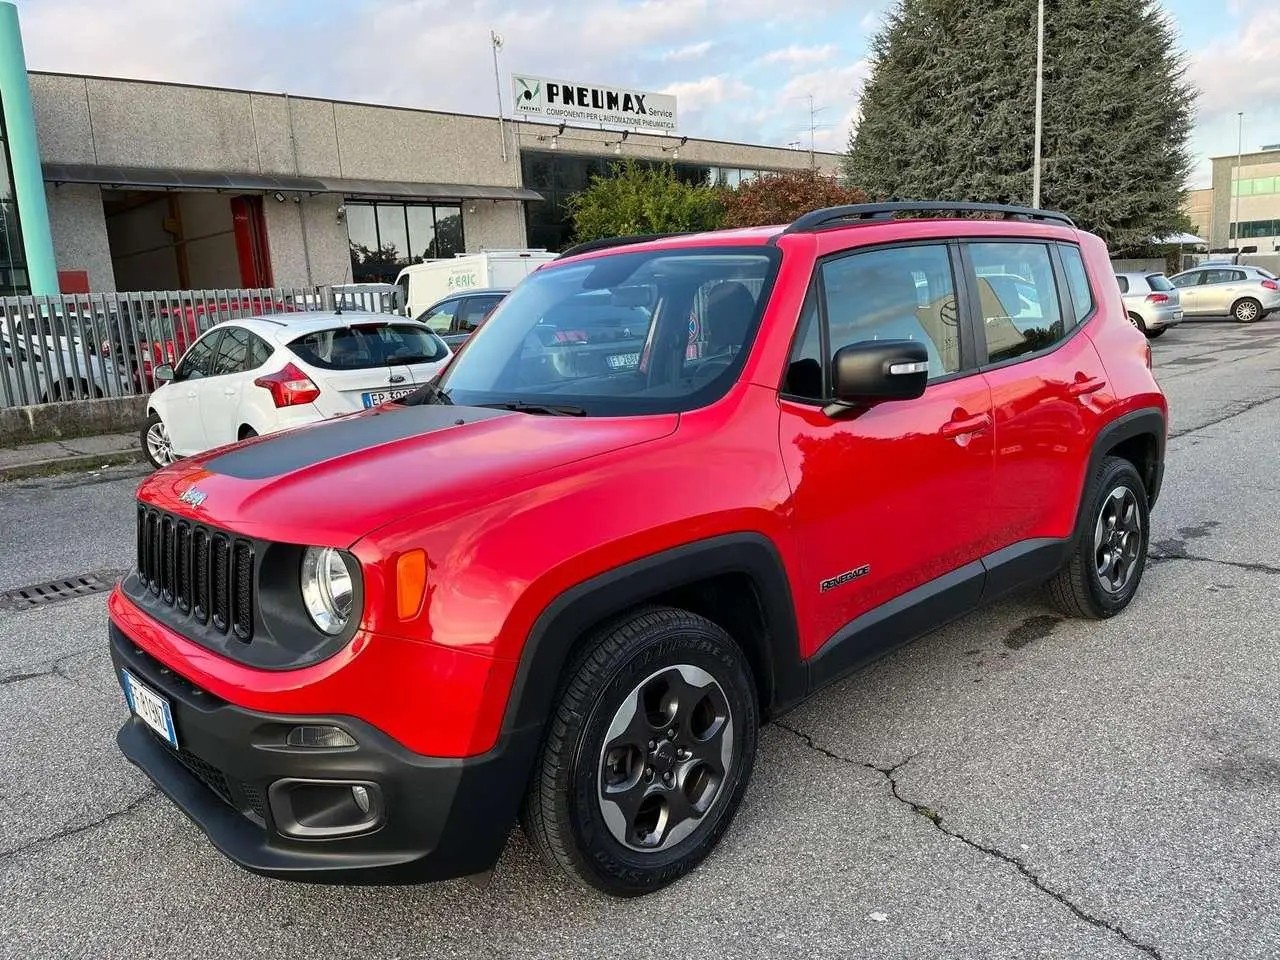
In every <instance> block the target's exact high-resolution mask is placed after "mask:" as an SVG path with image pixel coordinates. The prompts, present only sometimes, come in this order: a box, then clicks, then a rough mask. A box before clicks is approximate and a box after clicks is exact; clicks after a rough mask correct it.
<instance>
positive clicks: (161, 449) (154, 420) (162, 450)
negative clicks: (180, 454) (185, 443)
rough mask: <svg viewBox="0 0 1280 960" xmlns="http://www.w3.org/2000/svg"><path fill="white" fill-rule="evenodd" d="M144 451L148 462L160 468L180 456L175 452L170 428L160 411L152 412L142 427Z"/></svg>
mask: <svg viewBox="0 0 1280 960" xmlns="http://www.w3.org/2000/svg"><path fill="white" fill-rule="evenodd" d="M141 440H142V453H143V455H144V456H146V458H147V462H148V463H150V464H151V465H152V466H153V467H155V468H156V469H157V470H159V469H160V468H161V467H167V466H168V465H169V464H171V463H173V462H174V461H175V460H177V459H178V458H177V457H176V456H174V454H173V444H172V442H171V441H170V440H169V428H168V427H166V426H165V425H164V421H163V420H161V419H160V415H159V414H158V413H155V412H152V413H151V414H150V415H149V416H148V417H147V423H146V425H145V426H144V427H143V428H142V436H141Z"/></svg>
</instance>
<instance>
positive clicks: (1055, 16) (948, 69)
mask: <svg viewBox="0 0 1280 960" xmlns="http://www.w3.org/2000/svg"><path fill="white" fill-rule="evenodd" d="M1044 49H1045V55H1044V121H1043V143H1042V147H1041V204H1040V205H1041V206H1042V207H1046V208H1049V209H1054V210H1061V211H1063V212H1064V213H1067V214H1069V215H1070V216H1071V217H1072V218H1073V219H1075V220H1076V222H1077V223H1078V224H1080V225H1081V226H1082V227H1083V228H1085V229H1087V230H1091V231H1094V232H1096V233H1098V234H1099V235H1101V236H1102V237H1103V238H1104V239H1105V240H1106V241H1107V242H1108V243H1109V244H1110V246H1111V248H1112V251H1113V252H1116V253H1126V252H1136V251H1139V250H1141V249H1142V248H1144V247H1146V246H1148V245H1149V243H1150V240H1151V238H1152V237H1154V236H1158V235H1161V234H1165V233H1169V232H1171V231H1172V230H1173V229H1175V228H1176V226H1177V224H1178V223H1179V222H1180V220H1179V217H1180V215H1181V212H1182V191H1183V189H1184V187H1185V185H1186V180H1187V177H1188V175H1189V174H1190V171H1191V159H1190V154H1189V152H1188V149H1187V140H1188V137H1189V135H1190V132H1191V124H1192V116H1193V111H1194V106H1195V96H1196V94H1195V91H1194V88H1192V87H1191V86H1190V84H1188V83H1187V81H1186V79H1185V70H1186V65H1185V58H1184V56H1183V54H1182V53H1181V52H1180V50H1179V49H1178V46H1177V31H1176V29H1175V27H1174V25H1173V23H1172V22H1171V21H1170V19H1169V17H1168V15H1167V14H1166V13H1165V12H1164V11H1163V10H1162V9H1161V7H1160V4H1159V3H1158V2H1157V0H1046V2H1045V48H1044ZM871 60H872V67H873V69H872V75H871V78H870V80H869V82H868V83H867V86H866V89H865V90H864V92H863V97H862V107H861V113H862V116H861V120H860V122H859V125H858V127H857V129H856V130H855V132H854V133H853V134H852V136H851V137H850V143H849V148H850V149H849V154H848V156H847V157H846V159H845V174H846V176H847V177H848V179H849V180H850V182H852V183H854V184H857V185H858V186H860V187H862V188H863V189H864V190H866V192H867V193H868V195H869V196H871V197H872V198H875V199H882V200H883V199H889V198H895V199H903V200H908V199H909V200H965V201H977V202H984V201H985V202H993V203H1017V204H1023V205H1026V204H1029V203H1030V202H1031V198H1032V161H1033V156H1034V135H1035V69H1036V0H1008V2H1006V3H1001V4H991V3H989V2H987V0H899V2H898V4H897V6H896V7H895V8H894V9H893V10H892V11H891V12H890V14H889V15H888V17H887V18H886V20H885V23H884V26H883V27H882V29H881V30H880V32H879V33H878V34H877V35H876V36H875V37H874V38H873V40H872V44H871Z"/></svg>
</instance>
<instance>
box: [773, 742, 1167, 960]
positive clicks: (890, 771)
mask: <svg viewBox="0 0 1280 960" xmlns="http://www.w3.org/2000/svg"><path fill="white" fill-rule="evenodd" d="M773 724H774V726H777V727H779V728H781V729H783V730H785V731H787V733H790V734H791V735H792V736H794V737H796V738H797V739H798V740H800V742H801V743H803V744H804V745H805V746H807V747H808V748H809V749H811V750H813V751H814V752H815V753H819V754H821V755H822V756H824V757H828V758H829V759H832V760H836V761H838V762H840V763H844V764H847V765H849V766H851V767H860V768H863V769H867V770H874V771H876V772H877V773H879V774H880V775H881V776H882V777H884V779H885V780H886V781H887V782H888V784H889V792H890V793H891V794H892V795H893V798H894V799H895V800H897V801H898V802H899V803H901V804H902V805H903V806H906V807H908V808H910V810H911V812H912V813H914V814H916V815H917V816H920V817H922V818H923V819H925V820H928V821H929V822H930V823H931V824H933V826H934V828H935V829H937V830H938V831H939V832H940V833H942V834H943V835H944V836H946V837H950V838H951V839H952V840H959V841H960V842H961V843H963V844H965V845H966V846H968V847H971V848H972V849H974V850H977V851H978V852H979V853H982V854H985V855H986V856H988V857H991V858H993V859H996V860H1000V861H1002V862H1003V863H1007V864H1009V866H1011V867H1013V868H1014V869H1015V870H1017V871H1018V873H1020V874H1021V875H1022V876H1023V877H1024V878H1025V879H1026V880H1027V881H1028V882H1029V883H1030V884H1031V885H1032V886H1033V887H1035V888H1036V889H1037V890H1039V891H1040V892H1041V893H1043V894H1045V895H1046V896H1048V897H1051V898H1052V899H1054V900H1056V901H1057V902H1058V903H1060V904H1062V906H1064V907H1066V908H1067V909H1068V910H1070V911H1071V912H1072V913H1074V914H1075V915H1076V916H1077V917H1079V918H1080V919H1081V920H1083V921H1084V922H1085V923H1087V924H1089V925H1091V926H1094V927H1097V928H1098V929H1099V930H1105V931H1107V932H1108V933H1111V934H1113V935H1115V936H1117V937H1119V938H1120V939H1121V940H1123V941H1124V942H1125V943H1127V944H1128V945H1129V946H1131V947H1133V948H1134V949H1135V950H1138V951H1140V952H1141V953H1143V954H1145V955H1146V956H1148V957H1153V958H1155V960H1164V958H1163V957H1162V956H1161V954H1160V951H1159V950H1157V949H1156V948H1155V947H1154V946H1153V945H1151V944H1149V943H1145V942H1143V941H1141V940H1139V939H1137V938H1136V937H1134V936H1133V935H1132V934H1130V933H1129V932H1128V931H1126V930H1125V929H1124V928H1123V927H1121V926H1120V925H1119V924H1118V923H1113V922H1111V921H1109V920H1104V919H1102V918H1101V917H1096V916H1094V915H1093V914H1091V913H1089V912H1087V911H1086V910H1085V909H1084V908H1083V907H1080V906H1078V905H1077V904H1075V903H1074V902H1072V901H1071V900H1070V899H1069V898H1068V897H1067V895H1066V894H1064V893H1062V892H1060V891H1058V890H1055V889H1054V888H1053V887H1051V886H1049V885H1048V883H1046V882H1045V881H1044V880H1043V879H1042V878H1041V877H1040V875H1039V874H1037V873H1036V872H1035V871H1034V870H1032V869H1031V868H1030V867H1028V866H1027V865H1026V863H1025V862H1023V861H1022V860H1021V859H1020V858H1018V857H1015V856H1013V855H1012V854H1009V853H1005V852H1004V851H1003V850H1001V849H999V848H998V847H993V846H990V845H988V844H985V843H982V842H980V841H978V840H974V839H972V838H970V837H966V836H965V835H964V834H962V833H961V832H960V831H958V830H956V829H955V828H954V827H951V826H949V825H947V824H945V823H943V820H942V814H940V813H939V812H938V811H937V810H934V809H933V808H931V807H928V806H925V805H924V804H922V803H917V802H916V801H915V800H912V799H911V798H910V797H906V796H903V794H902V791H901V789H900V787H899V784H898V779H897V777H896V776H895V775H896V774H897V772H898V771H899V770H901V769H902V768H903V767H905V766H906V765H907V764H908V763H910V762H911V761H912V760H914V759H915V758H916V757H917V756H918V754H914V753H913V754H911V755H910V756H908V757H907V758H906V759H904V760H899V761H898V762H897V763H895V764H893V765H892V766H888V767H883V766H879V765H877V764H874V763H869V762H867V761H863V760H854V759H852V758H851V757H845V756H842V755H840V754H838V753H835V752H834V751H832V750H828V749H827V748H826V747H824V746H821V745H820V744H818V743H816V742H815V741H814V739H813V737H812V736H810V735H809V734H807V733H805V732H804V731H802V730H797V729H796V728H795V727H792V726H788V725H787V724H785V723H782V722H781V721H778V720H774V721H773Z"/></svg>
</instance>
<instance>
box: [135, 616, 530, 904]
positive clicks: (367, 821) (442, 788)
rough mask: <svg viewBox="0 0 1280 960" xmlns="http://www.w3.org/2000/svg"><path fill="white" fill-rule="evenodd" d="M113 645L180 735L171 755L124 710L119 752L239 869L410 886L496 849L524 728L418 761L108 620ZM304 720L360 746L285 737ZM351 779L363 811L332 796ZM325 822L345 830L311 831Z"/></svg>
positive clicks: (520, 767) (511, 807) (488, 861)
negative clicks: (192, 667)
mask: <svg viewBox="0 0 1280 960" xmlns="http://www.w3.org/2000/svg"><path fill="white" fill-rule="evenodd" d="M110 647H111V659H112V663H113V665H114V667H115V671H116V677H117V680H119V679H120V678H121V670H128V671H129V672H130V673H131V674H132V675H133V676H135V677H136V678H137V679H138V680H140V681H142V682H143V683H145V684H146V685H148V686H149V687H151V688H152V689H153V690H154V691H156V692H157V693H159V694H160V695H161V696H163V697H165V698H166V699H167V700H168V702H169V704H170V708H171V710H172V712H173V725H174V728H175V730H176V731H177V736H178V743H179V750H176V751H175V750H174V749H173V748H172V747H170V746H169V745H168V744H167V743H165V742H164V741H162V740H161V739H160V738H159V737H158V736H157V735H155V734H154V733H152V731H151V729H150V728H149V727H147V726H146V725H145V724H144V723H143V722H142V721H141V720H140V719H138V718H137V717H132V716H131V717H130V719H129V720H128V721H126V723H125V724H124V726H123V727H122V728H121V730H120V732H119V734H118V735H117V738H116V740H117V743H118V744H119V746H120V749H121V751H122V752H123V753H124V755H125V757H127V758H128V759H129V760H130V761H131V762H132V763H133V764H135V765H136V766H138V767H139V768H140V769H141V770H142V771H143V772H144V773H146V775H147V776H148V777H150V778H151V780H152V781H154V782H155V784H156V785H157V786H158V787H159V788H160V790H161V791H162V792H164V793H165V794H166V795H167V796H168V797H169V798H170V799H171V800H172V801H173V802H174V803H175V804H176V805H177V806H178V808H179V809H181V810H182V811H183V813H185V814H186V815H187V816H188V817H190V818H191V819H192V820H193V821H194V822H195V823H196V825H197V826H199V827H200V829H201V830H203V831H204V833H205V834H206V835H207V836H208V837H209V839H210V841H211V842H212V843H213V844H214V846H216V847H217V848H218V849H219V850H221V851H222V853H224V854H225V855H226V856H227V857H229V858H230V859H231V860H233V861H234V862H236V863H237V864H239V865H240V866H242V867H244V868H245V869H247V870H250V871H252V872H254V873H258V874H262V875H265V876H270V877H277V878H283V879H291V880H300V881H309V882H320V883H349V884H374V883H415V882H423V881H433V880H445V879H450V878H454V877H460V876H467V875H470V874H474V873H479V872H483V871H485V870H487V869H489V868H491V867H492V866H493V864H494V862H495V861H496V860H497V858H498V856H499V854H500V853H501V852H502V848H503V846H504V844H505V842H506V838H507V835H508V833H509V832H510V829H511V826H512V825H513V824H514V822H515V817H516V811H517V809H518V805H519V801H520V798H521V796H522V795H523V792H524V787H525V781H526V777H527V774H528V771H529V769H530V765H531V763H532V758H533V753H534V750H535V748H536V746H537V743H536V736H535V735H534V734H533V733H532V732H529V731H526V732H525V733H523V734H520V735H518V736H515V737H513V738H509V739H507V740H505V741H502V742H500V743H499V744H498V746H496V747H495V748H494V749H493V750H491V751H489V752H488V753H486V754H483V755H481V756H477V757H467V758H461V759H458V758H435V757H426V756H422V755H419V754H415V753H413V752H411V751H409V750H408V749H406V748H405V747H403V746H402V745H401V744H399V743H398V742H396V741H395V740H393V739H392V738H390V737H389V736H387V735H386V734H384V733H382V732H381V731H379V730H377V729H376V728H374V727H372V726H370V725H369V724H367V723H364V722H363V721H360V720H357V719H354V718H351V717H346V716H305V717H304V716H294V715H277V714H270V713H263V712H258V711H253V710H246V709H244V708H241V707H238V706H235V705H234V704H231V703H228V702H226V701H225V700H221V699H219V698H217V697H215V696H213V695H212V694H210V693H208V692H207V691H203V690H201V689H199V688H198V687H195V686H194V685H193V684H191V683H189V682H187V681H186V680H184V679H182V678H181V677H179V676H178V675H177V674H175V673H173V672H172V671H171V670H168V669H167V668H165V667H164V666H163V665H162V664H161V663H160V662H159V661H158V660H155V659H154V658H152V657H151V656H149V655H148V654H147V653H145V652H144V651H143V650H142V649H141V648H140V647H137V646H136V645H134V644H133V642H132V641H130V640H129V639H128V638H127V637H126V636H125V635H124V633H122V632H121V631H120V629H119V628H118V627H117V626H116V625H115V624H114V623H112V624H111V626H110ZM301 724H308V725H317V726H335V727H338V728H340V729H342V730H344V731H346V732H347V733H348V734H350V735H351V736H352V737H353V738H354V739H355V740H356V743H357V746H355V747H348V748H340V749H333V748H326V749H317V748H301V747H290V746H287V745H286V743H285V738H286V736H287V734H288V731H289V730H291V729H292V728H294V727H296V726H298V725H301ZM308 781H309V782H308ZM350 784H363V785H366V786H367V789H369V792H370V794H371V795H372V803H371V804H370V813H369V814H368V815H367V816H364V815H361V814H359V813H358V812H357V811H356V808H355V807H354V806H351V807H350V808H349V810H348V809H347V808H345V807H341V805H340V804H335V803H334V802H332V801H333V798H334V797H335V796H341V797H348V796H350V788H349V785H350ZM326 805H327V806H326ZM318 807H325V808H326V809H328V810H329V811H330V813H324V812H321V813H320V814H317V813H316V810H317V809H318ZM334 811H336V812H334ZM347 813H352V814H353V816H350V817H347V819H346V821H343V817H344V816H346V814H347ZM326 817H327V818H328V819H326ZM335 819H336V820H337V821H340V823H339V829H340V830H342V829H350V830H351V831H352V832H349V833H346V834H339V835H335V834H332V833H330V834H328V835H323V836H319V835H316V834H315V833H314V831H315V829H316V824H317V823H325V824H331V823H332V822H334V820H335ZM308 831H311V832H310V833H309V834H308ZM322 833H323V828H322ZM299 834H308V835H305V836H303V835H299Z"/></svg>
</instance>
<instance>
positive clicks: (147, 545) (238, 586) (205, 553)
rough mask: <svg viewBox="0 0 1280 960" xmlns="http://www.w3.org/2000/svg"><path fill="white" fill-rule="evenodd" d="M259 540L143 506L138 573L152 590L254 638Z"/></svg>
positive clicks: (204, 619) (201, 619) (202, 618)
mask: <svg viewBox="0 0 1280 960" xmlns="http://www.w3.org/2000/svg"><path fill="white" fill-rule="evenodd" d="M253 565H254V552H253V544H252V543H250V542H249V541H248V540H240V539H236V538H235V537H232V536H230V535H228V534H226V533H223V532H221V531H219V530H214V529H211V528H209V527H206V526H203V525H202V524H198V523H191V522H190V521H189V520H185V519H183V518H181V517H176V516H173V515H172V514H169V513H165V512H163V511H160V510H156V509H154V508H152V507H147V506H143V505H141V504H140V505H139V506H138V577H139V579H140V580H141V581H142V584H143V585H144V586H145V587H147V588H148V589H149V590H150V591H151V594H152V596H154V597H156V598H157V599H159V600H160V601H161V602H162V603H164V604H166V605H167V606H170V607H174V608H175V609H176V610H177V611H178V612H180V613H182V614H186V615H189V616H190V617H191V618H192V619H194V620H195V621H196V622H197V623H199V624H201V625H204V624H209V625H211V626H212V627H213V629H214V630H216V631H218V632H219V633H227V632H228V631H230V632H232V633H233V634H234V635H235V637H236V638H237V639H239V640H243V641H245V642H246V643H247V642H248V641H250V640H252V639H253V621H254V616H253V602H254V590H253V583H254V569H253Z"/></svg>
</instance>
